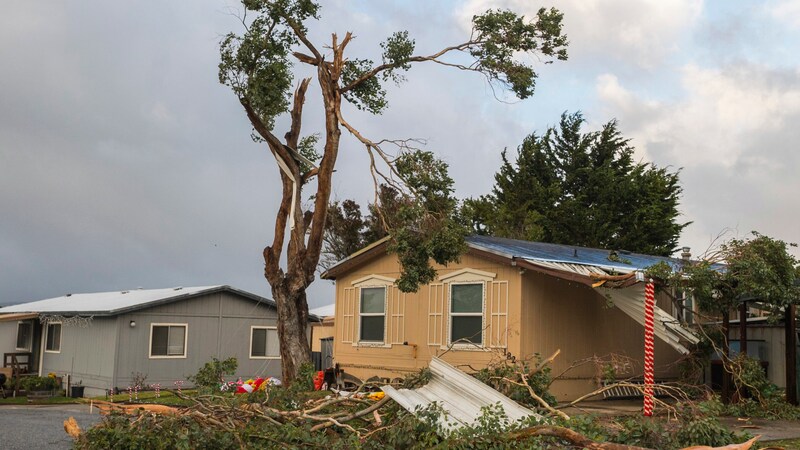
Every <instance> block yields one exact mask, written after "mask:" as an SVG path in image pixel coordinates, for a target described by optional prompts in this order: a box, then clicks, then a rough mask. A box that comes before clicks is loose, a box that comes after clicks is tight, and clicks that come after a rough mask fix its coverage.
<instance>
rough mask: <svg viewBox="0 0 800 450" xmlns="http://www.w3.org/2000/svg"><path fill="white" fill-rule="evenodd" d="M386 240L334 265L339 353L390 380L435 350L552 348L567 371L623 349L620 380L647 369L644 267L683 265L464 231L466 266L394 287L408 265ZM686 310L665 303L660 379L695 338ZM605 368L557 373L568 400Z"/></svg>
mask: <svg viewBox="0 0 800 450" xmlns="http://www.w3.org/2000/svg"><path fill="white" fill-rule="evenodd" d="M387 243H388V241H387V240H386V239H384V240H381V241H378V242H376V243H375V244H372V245H371V246H369V247H367V248H365V249H363V250H361V251H359V252H357V253H355V254H353V255H352V256H350V257H348V258H346V259H345V260H343V261H341V262H339V263H338V264H336V265H334V266H333V267H331V268H329V269H328V270H327V271H326V272H325V273H324V274H323V278H327V279H333V280H336V314H335V319H334V322H335V336H334V359H335V361H336V362H337V363H339V364H340V366H341V367H342V368H343V369H344V370H346V371H347V372H348V373H349V374H351V375H353V376H355V377H357V378H360V379H367V378H370V377H373V376H377V377H381V378H387V379H392V378H395V377H402V376H405V375H407V374H410V373H414V372H417V371H419V370H420V369H421V368H424V367H427V366H428V365H429V364H430V361H431V360H432V358H433V357H435V356H437V355H441V358H442V359H443V360H444V361H446V362H448V363H450V364H452V365H454V366H457V367H461V366H464V367H468V368H471V369H473V370H478V369H480V368H482V367H486V365H487V364H488V363H489V361H490V360H491V359H492V358H493V357H494V358H496V357H497V354H498V352H501V353H510V354H511V355H513V356H515V357H517V358H527V357H529V356H531V355H533V354H536V353H538V354H540V355H549V354H552V353H553V352H554V351H555V350H557V349H560V350H561V354H560V356H559V358H558V359H557V360H556V361H554V362H553V368H552V370H553V373H554V374H559V373H561V372H562V371H564V370H567V369H568V368H570V366H571V365H572V364H573V363H574V362H576V361H581V360H588V359H591V358H593V357H595V356H605V355H609V354H612V353H613V354H620V355H624V356H626V357H628V358H629V360H630V361H638V364H632V365H630V366H629V367H625V368H622V372H620V371H619V370H618V374H617V375H618V376H624V377H636V376H641V374H642V363H641V362H642V361H643V359H644V346H643V325H642V324H643V321H644V314H643V307H644V306H643V305H644V284H645V283H644V280H643V277H642V276H641V274H642V272H643V270H644V269H646V268H648V267H650V266H652V265H654V264H656V263H659V262H666V263H668V264H671V265H672V266H673V267H675V268H676V269H677V268H678V267H680V264H682V260H679V259H672V258H665V257H657V256H649V255H641V254H634V253H628V252H622V251H619V252H613V251H611V252H610V251H608V250H601V249H591V248H583V247H575V246H569V245H557V244H545V243H538V242H528V241H520V240H513V239H503V238H494V237H487V236H471V237H469V238H467V244H468V251H467V253H466V254H465V255H463V256H462V258H461V261H460V262H458V263H454V264H450V265H448V266H446V267H445V266H436V269H437V271H438V277H437V279H436V280H435V281H434V282H432V283H430V284H428V285H425V286H421V287H420V289H419V290H418V291H417V292H415V293H403V292H400V290H399V289H398V288H397V286H396V285H395V283H394V282H395V280H396V279H397V278H398V277H399V276H400V265H399V262H398V260H397V258H396V256H394V255H390V254H387V252H386V247H387ZM682 313H683V311H682V310H681V307H680V305H679V306H676V305H673V303H672V301H671V300H670V299H669V298H667V297H666V296H659V297H658V298H657V299H656V320H655V336H656V343H655V369H656V370H655V376H656V381H663V380H670V379H675V378H677V376H678V368H677V366H676V364H674V363H675V362H676V361H677V360H678V359H679V358H680V357H681V356H682V355H683V354H685V353H687V352H688V348H687V347H688V346H689V344H691V343H693V342H696V339H697V338H696V337H695V336H694V335H693V334H692V333H691V332H690V331H689V330H687V329H685V328H683V327H682V326H681V324H680V322H679V321H678V319H677V318H676V317H677V316H678V315H679V314H682ZM597 382H598V374H597V368H596V367H595V366H594V365H592V364H583V365H580V366H578V367H575V368H572V369H571V370H570V371H569V372H568V373H567V374H566V375H565V376H564V377H561V378H560V379H558V380H556V381H555V383H554V384H553V385H552V386H551V392H552V393H553V394H554V395H555V396H556V398H557V399H558V400H560V401H562V400H569V399H574V398H576V397H578V396H579V395H582V394H585V393H587V392H590V391H592V390H594V389H595V388H596V387H597V385H596V383H597Z"/></svg>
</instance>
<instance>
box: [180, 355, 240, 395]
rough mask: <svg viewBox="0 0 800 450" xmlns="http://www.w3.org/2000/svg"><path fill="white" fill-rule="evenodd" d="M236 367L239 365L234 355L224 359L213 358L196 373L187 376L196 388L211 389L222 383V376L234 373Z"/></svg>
mask: <svg viewBox="0 0 800 450" xmlns="http://www.w3.org/2000/svg"><path fill="white" fill-rule="evenodd" d="M237 367H239V362H238V361H237V360H236V358H234V357H230V358H228V359H226V360H225V361H220V360H218V359H217V358H213V359H212V360H211V361H209V362H207V363H206V364H205V365H204V366H203V367H201V368H200V370H198V371H197V374H196V375H193V376H190V377H188V378H189V381H191V382H192V383H194V385H195V386H196V387H198V388H207V389H208V388H212V389H213V388H216V387H217V386H219V385H220V383H222V378H223V376H225V375H233V374H234V373H236V368H237Z"/></svg>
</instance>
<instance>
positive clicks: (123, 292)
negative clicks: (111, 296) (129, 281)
mask: <svg viewBox="0 0 800 450" xmlns="http://www.w3.org/2000/svg"><path fill="white" fill-rule="evenodd" d="M127 293H128V291H122V292H120V294H127Z"/></svg>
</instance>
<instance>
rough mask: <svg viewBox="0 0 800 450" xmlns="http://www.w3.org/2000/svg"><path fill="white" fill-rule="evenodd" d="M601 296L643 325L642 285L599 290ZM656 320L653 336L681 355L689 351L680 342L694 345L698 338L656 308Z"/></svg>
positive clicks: (667, 314)
mask: <svg viewBox="0 0 800 450" xmlns="http://www.w3.org/2000/svg"><path fill="white" fill-rule="evenodd" d="M599 291H600V292H601V295H603V296H604V297H607V298H610V299H611V301H612V302H614V306H616V307H617V308H619V309H620V310H621V311H622V312H624V313H625V314H627V315H628V316H630V317H631V318H633V320H635V321H637V322H639V323H640V324H642V325H644V283H637V284H635V285H633V286H630V287H627V288H624V289H606V288H599ZM655 315H656V320H655V321H654V324H653V325H654V328H655V335H656V336H658V338H659V339H661V340H663V341H664V342H666V343H667V344H669V345H670V346H671V347H672V348H674V349H675V350H677V351H678V352H679V353H681V354H684V355H685V354H687V353H689V350H688V349H687V348H686V347H684V346H683V344H681V340H683V341H688V342H691V343H693V344H696V343H697V342H698V341H699V339H698V337H697V336H696V335H695V334H694V333H692V332H691V331H689V330H687V329H686V328H684V327H683V326H681V324H680V322H678V320H677V319H675V318H674V317H672V316H671V315H670V314H669V313H667V312H666V311H664V310H663V309H661V308H659V307H658V306H656V308H655Z"/></svg>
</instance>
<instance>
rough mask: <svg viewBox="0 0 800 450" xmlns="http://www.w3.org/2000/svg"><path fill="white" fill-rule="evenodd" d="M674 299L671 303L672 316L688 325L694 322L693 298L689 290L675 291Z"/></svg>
mask: <svg viewBox="0 0 800 450" xmlns="http://www.w3.org/2000/svg"><path fill="white" fill-rule="evenodd" d="M675 299H676V300H677V301H676V302H675V303H673V305H674V307H673V310H674V311H675V313H674V314H673V316H674V317H675V318H677V319H679V320H681V321H683V322H685V323H687V324H689V325H691V324H693V323H694V298H693V297H692V294H691V292H689V291H688V290H684V289H679V290H677V291H675Z"/></svg>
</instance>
